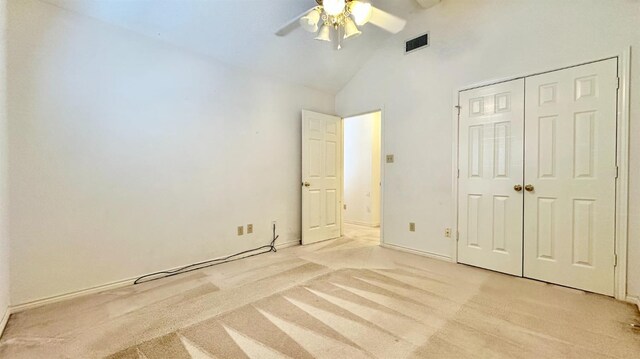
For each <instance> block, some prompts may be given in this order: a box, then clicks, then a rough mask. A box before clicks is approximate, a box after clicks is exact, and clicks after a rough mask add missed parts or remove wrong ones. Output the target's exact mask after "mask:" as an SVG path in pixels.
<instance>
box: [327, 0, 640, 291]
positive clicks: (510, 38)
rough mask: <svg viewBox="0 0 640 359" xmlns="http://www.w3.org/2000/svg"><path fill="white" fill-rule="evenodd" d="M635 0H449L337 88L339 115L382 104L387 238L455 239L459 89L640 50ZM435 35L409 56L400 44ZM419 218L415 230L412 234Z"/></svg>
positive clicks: (635, 107) (636, 114) (639, 207)
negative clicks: (388, 160)
mask: <svg viewBox="0 0 640 359" xmlns="http://www.w3.org/2000/svg"><path fill="white" fill-rule="evenodd" d="M638 24H640V2H639V1H638V0H607V1H602V0H575V1H564V0H563V1H558V0H535V1H533V0H528V1H525V0H517V1H504V0H484V1H477V0H443V1H442V3H440V4H438V5H436V6H435V7H433V8H432V9H430V10H428V11H423V12H418V13H416V14H415V15H414V16H413V17H412V18H411V19H410V20H409V24H408V26H407V28H406V29H405V31H403V32H402V33H400V34H398V35H397V36H395V37H394V38H393V39H391V40H390V41H388V42H387V43H386V44H385V45H384V46H382V48H381V49H380V50H378V51H377V53H376V55H375V56H373V57H372V58H371V59H370V60H369V62H368V63H367V64H366V65H365V66H364V67H363V68H362V69H361V70H360V71H359V73H358V74H357V75H356V76H354V78H353V79H352V80H351V81H350V83H349V84H348V85H347V86H346V87H345V88H344V89H342V90H341V91H340V93H339V94H338V96H337V99H336V110H337V112H338V113H339V114H342V115H348V114H352V113H360V112H364V111H368V110H371V109H376V108H382V107H383V106H384V108H385V114H384V115H385V128H384V131H385V133H384V139H385V143H384V146H385V152H386V153H388V154H394V155H395V163H394V164H392V165H387V166H386V167H385V179H384V180H385V193H384V195H385V202H384V203H385V210H384V238H385V242H387V243H392V244H396V245H401V246H405V247H409V248H414V249H417V250H421V251H424V252H430V253H434V254H438V255H442V256H451V255H452V250H453V243H452V242H451V239H448V238H445V237H444V229H445V227H449V226H452V225H453V214H452V210H453V207H452V205H453V203H452V198H451V196H452V194H451V186H452V185H451V182H452V178H451V177H452V160H451V154H452V145H451V143H452V131H453V130H452V129H453V127H452V126H453V120H452V113H453V106H454V101H453V93H454V91H455V89H458V88H460V87H463V86H466V85H470V84H475V83H478V82H483V81H487V80H491V79H501V78H508V77H513V76H514V75H525V74H530V73H534V72H538V71H546V70H551V69H555V68H559V67H563V66H569V65H574V64H579V63H582V62H585V61H590V60H596V59H601V58H604V57H608V56H611V55H616V54H618V53H619V52H621V51H623V50H624V49H625V48H626V47H628V46H629V45H633V46H635V48H636V49H640V31H638ZM426 31H429V32H430V34H431V46H430V47H428V48H426V49H424V50H420V51H418V52H415V53H412V54H409V55H405V54H404V53H403V43H404V41H405V40H406V39H407V38H410V37H411V36H413V35H419V34H422V33H424V32H426ZM635 54H636V55H635V56H634V57H633V62H632V66H633V69H632V85H631V86H632V89H631V91H632V94H631V96H632V101H631V116H632V118H631V134H632V135H631V169H630V171H631V179H630V181H631V203H630V206H631V210H630V214H629V215H630V217H629V224H630V226H631V228H630V243H629V285H628V291H629V293H630V294H631V295H636V296H637V295H640V141H639V140H637V138H636V137H637V136H635V134H638V133H640V101H638V95H637V93H638V90H637V89H638V88H639V87H640V56H638V55H637V54H638V53H637V51H636V52H635ZM412 221H414V222H416V226H417V228H416V229H417V232H416V233H409V232H408V223H409V222H412Z"/></svg>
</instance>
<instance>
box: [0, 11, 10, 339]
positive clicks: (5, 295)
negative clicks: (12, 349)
mask: <svg viewBox="0 0 640 359" xmlns="http://www.w3.org/2000/svg"><path fill="white" fill-rule="evenodd" d="M6 9H7V2H6V0H0V335H2V330H3V329H4V326H3V323H4V321H3V319H4V318H5V316H6V315H7V314H8V313H7V308H8V307H9V289H10V288H9V236H8V232H9V231H8V229H7V225H8V222H7V202H8V198H7V96H6V95H7V89H6V84H7V82H6V74H7V72H6V68H7V67H6V53H7V52H6V50H7V48H6V43H7V42H6Z"/></svg>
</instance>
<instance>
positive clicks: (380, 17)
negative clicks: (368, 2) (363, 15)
mask: <svg viewBox="0 0 640 359" xmlns="http://www.w3.org/2000/svg"><path fill="white" fill-rule="evenodd" d="M369 22H370V23H372V24H373V25H375V26H377V27H379V28H381V29H384V30H387V31H389V32H390V33H392V34H397V33H399V32H400V31H402V29H404V27H405V25H407V21H406V20H405V19H402V18H399V17H397V16H395V15H392V14H389V13H388V12H386V11H383V10H380V9H378V8H377V7H375V6H372V7H371V19H369Z"/></svg>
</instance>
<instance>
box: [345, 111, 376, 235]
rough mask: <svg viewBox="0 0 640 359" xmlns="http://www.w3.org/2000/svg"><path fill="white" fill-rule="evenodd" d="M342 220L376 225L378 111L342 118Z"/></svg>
mask: <svg viewBox="0 0 640 359" xmlns="http://www.w3.org/2000/svg"><path fill="white" fill-rule="evenodd" d="M343 133H344V203H345V204H346V205H347V208H346V209H345V210H344V221H345V222H348V223H355V224H362V225H367V226H379V225H380V185H379V183H380V112H375V113H370V114H365V115H361V116H355V117H349V118H345V119H344V131H343Z"/></svg>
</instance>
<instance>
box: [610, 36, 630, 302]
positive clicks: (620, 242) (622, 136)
mask: <svg viewBox="0 0 640 359" xmlns="http://www.w3.org/2000/svg"><path fill="white" fill-rule="evenodd" d="M630 59H631V48H630V47H629V48H627V49H626V50H625V51H624V52H623V53H622V54H620V55H619V57H618V77H619V78H620V88H619V89H618V138H617V141H616V142H617V146H618V148H617V151H618V153H617V160H618V163H617V166H618V178H617V179H616V243H615V251H616V254H617V258H618V263H617V266H616V267H615V286H614V294H615V297H616V299H619V300H624V299H625V298H626V297H627V243H628V240H629V239H628V238H629V229H628V226H629V218H628V217H629V134H630V132H629V123H630V118H629V117H630V114H629V105H630V103H631V102H630V98H629V89H630V81H631V77H630V76H629V75H630V71H631V61H630Z"/></svg>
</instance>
